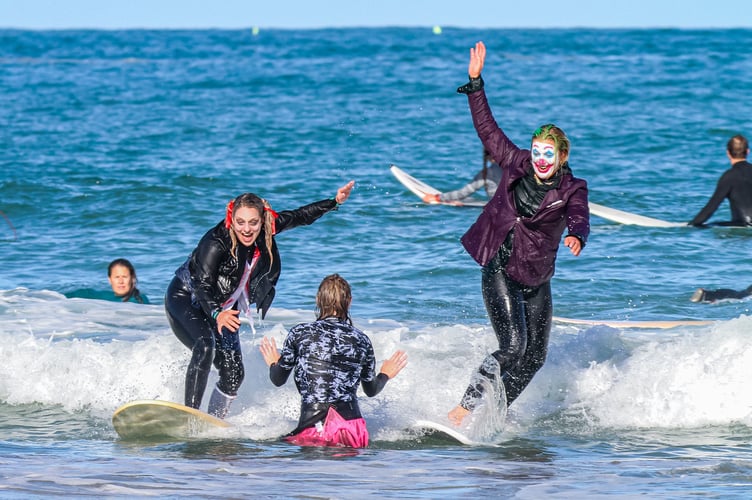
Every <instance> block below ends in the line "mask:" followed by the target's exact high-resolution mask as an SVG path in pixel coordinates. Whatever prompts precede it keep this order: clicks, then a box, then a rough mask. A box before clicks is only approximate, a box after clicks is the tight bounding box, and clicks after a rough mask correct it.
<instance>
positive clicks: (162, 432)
mask: <svg viewBox="0 0 752 500" xmlns="http://www.w3.org/2000/svg"><path fill="white" fill-rule="evenodd" d="M112 425H113V426H114V427H115V431H116V432H117V433H118V435H119V436H120V437H121V438H123V439H148V438H158V437H163V438H165V437H166V438H179V439H184V438H191V437H196V436H198V435H200V434H201V433H204V432H206V431H207V430H210V429H212V428H215V429H221V428H226V427H230V426H231V425H230V424H229V423H227V422H225V421H224V420H221V419H219V418H216V417H213V416H211V415H209V414H208V413H204V412H202V411H200V410H196V409H195V408H190V407H188V406H183V405H181V404H178V403H172V402H170V401H159V400H140V401H131V402H130V403H127V404H124V405H123V406H121V407H120V408H118V409H117V410H115V413H114V414H113V415H112Z"/></svg>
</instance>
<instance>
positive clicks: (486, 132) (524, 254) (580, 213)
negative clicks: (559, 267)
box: [461, 89, 590, 286]
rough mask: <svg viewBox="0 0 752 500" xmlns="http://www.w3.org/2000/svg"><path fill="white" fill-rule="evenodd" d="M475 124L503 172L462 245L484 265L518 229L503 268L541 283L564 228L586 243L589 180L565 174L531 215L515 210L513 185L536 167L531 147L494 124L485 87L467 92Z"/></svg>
mask: <svg viewBox="0 0 752 500" xmlns="http://www.w3.org/2000/svg"><path fill="white" fill-rule="evenodd" d="M467 97H468V101H469V103H470V112H471V113H472V116H473V124H474V125H475V130H476V131H477V132H478V136H479V137H480V140H481V141H482V142H483V145H484V146H485V148H486V149H487V150H488V151H489V153H490V154H491V156H492V157H493V159H494V160H495V161H496V162H497V163H498V164H499V165H500V166H501V167H502V170H503V171H504V172H503V175H502V178H501V183H500V184H499V188H498V189H497V190H496V194H495V195H494V197H493V198H491V200H490V201H489V202H488V203H487V204H486V206H485V208H484V209H483V212H482V213H481V214H480V216H479V217H478V219H477V220H476V221H475V223H474V224H473V225H472V226H471V227H470V229H468V231H467V232H466V233H465V235H464V236H462V239H461V241H462V245H463V246H464V247H465V250H467V252H468V253H469V254H470V255H471V256H472V257H473V259H475V261H476V262H478V264H480V265H481V266H485V265H486V264H488V262H489V261H490V260H491V259H492V258H493V257H494V256H495V255H496V254H497V252H498V251H499V249H500V248H501V245H502V244H503V243H504V240H505V239H506V237H507V234H509V231H511V230H512V229H514V240H513V246H512V253H511V255H510V257H509V260H508V262H507V265H506V267H505V268H504V269H505V272H506V273H507V274H508V275H509V277H511V278H512V279H514V280H515V281H517V282H519V283H521V284H523V285H527V286H539V285H541V284H543V283H545V282H547V281H549V280H550V279H551V277H552V276H553V275H554V265H555V262H556V252H557V250H558V248H559V242H560V241H561V238H562V235H563V234H564V229H566V228H568V229H569V233H568V234H569V235H572V236H577V237H578V238H579V239H580V241H581V242H582V244H583V245H584V244H585V242H586V240H587V237H588V235H589V234H590V210H589V209H588V196H587V194H588V191H587V183H586V182H585V181H584V180H582V179H577V178H576V177H574V176H573V175H572V174H571V173H566V172H565V173H564V175H563V176H562V178H561V182H560V184H559V187H558V188H556V189H552V190H550V191H549V192H548V193H547V194H546V196H545V198H543V202H542V203H541V205H540V208H539V209H538V211H537V212H536V213H535V214H534V215H533V216H532V217H529V218H528V217H522V216H520V215H519V214H518V213H517V208H516V206H515V202H514V185H515V182H516V181H517V180H519V179H520V178H521V177H523V176H524V175H526V174H527V172H528V171H529V170H530V169H531V168H532V163H531V157H530V150H528V149H520V148H518V147H517V146H516V145H515V144H514V143H513V142H512V141H511V140H509V138H508V137H507V136H506V135H505V134H504V132H503V131H502V130H501V128H500V127H499V125H498V124H497V123H496V120H495V119H494V117H493V115H492V114H491V108H490V107H489V105H488V99H487V98H486V93H485V91H484V90H483V89H480V90H478V91H476V92H472V93H470V94H468V96H467Z"/></svg>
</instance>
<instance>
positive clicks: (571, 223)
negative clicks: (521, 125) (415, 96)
mask: <svg viewBox="0 0 752 500" xmlns="http://www.w3.org/2000/svg"><path fill="white" fill-rule="evenodd" d="M485 58H486V47H485V45H484V44H483V42H478V43H476V44H475V47H474V48H472V49H470V63H469V65H468V75H469V77H470V82H468V83H467V84H466V85H463V86H462V87H460V88H459V89H457V91H458V92H459V93H462V94H467V97H468V102H469V105H470V113H471V114H472V118H473V125H474V126H475V130H476V132H477V133H478V137H480V140H481V142H482V143H483V147H485V148H486V150H488V152H489V154H490V155H491V157H492V158H493V159H494V161H496V163H498V164H499V166H500V167H501V169H502V171H503V173H502V178H501V182H500V183H499V187H498V189H497V190H496V193H495V194H494V197H493V198H491V200H489V202H488V203H487V204H486V206H485V207H484V208H483V212H482V213H481V214H480V216H479V217H478V219H477V220H476V221H475V223H474V224H473V225H472V226H471V227H470V229H468V231H467V232H466V233H465V234H464V236H462V245H463V246H464V247H465V250H467V252H468V253H469V254H470V256H471V257H473V259H475V261H476V262H477V263H478V264H480V266H481V267H482V270H481V291H482V293H483V300H484V303H485V306H486V311H487V312H488V317H489V319H490V321H491V326H492V327H493V329H494V333H495V334H496V338H497V340H498V342H499V349H498V350H497V351H494V352H493V353H491V354H490V355H488V356H487V357H486V359H485V360H484V361H483V363H482V364H481V366H480V367H479V368H478V370H477V372H476V374H475V376H474V377H473V378H472V379H471V382H470V384H469V386H468V387H467V389H466V391H465V393H464V395H463V396H462V398H461V400H460V403H459V404H458V405H457V406H456V407H455V408H454V409H452V410H451V411H450V412H449V415H448V418H449V420H450V421H451V422H452V423H453V424H455V425H460V424H462V422H463V420H464V418H465V417H466V416H467V415H468V414H470V413H471V412H472V411H473V410H474V409H475V408H476V407H477V406H478V403H479V402H480V400H481V399H482V396H483V393H484V391H485V390H486V389H485V388H486V387H488V384H486V383H485V382H486V381H489V382H491V385H492V386H493V385H495V384H494V382H501V385H503V388H504V392H505V395H499V399H500V401H499V403H500V404H506V405H509V404H511V403H512V402H513V401H514V400H515V399H516V398H517V397H518V396H519V395H520V393H521V392H522V391H523V390H524V389H525V387H526V386H527V385H528V384H529V383H530V381H531V380H532V378H533V376H534V375H535V373H536V372H537V371H538V370H539V369H540V368H541V366H543V363H544V361H545V359H546V353H547V350H548V338H549V333H550V331H551V319H552V312H553V306H552V303H551V278H552V276H553V274H554V264H555V262H556V254H557V251H558V248H559V244H560V242H561V239H562V236H564V231H565V230H568V232H567V234H566V236H564V245H565V246H566V247H567V248H568V249H569V250H570V251H571V253H572V254H573V255H575V256H578V255H580V252H581V251H582V248H583V247H584V246H585V242H586V240H587V237H588V235H589V233H590V212H589V210H588V190H587V183H586V182H585V181H584V180H582V179H578V178H576V177H574V175H573V174H572V170H571V168H570V167H569V163H568V161H567V160H568V159H569V139H568V138H567V136H566V135H565V134H564V132H563V131H562V130H561V129H560V128H559V127H557V126H555V125H553V124H548V125H543V126H541V127H538V128H537V129H536V130H535V131H534V132H533V134H532V140H531V145H530V149H523V148H520V147H518V146H516V145H515V144H514V143H513V142H512V141H511V140H510V139H509V138H508V137H507V136H506V134H504V132H503V131H502V129H501V128H500V127H499V125H498V124H497V123H496V120H495V119H494V117H493V115H492V113H491V108H490V106H489V105H488V100H487V98H486V93H485V91H484V89H483V87H484V84H483V79H482V78H481V76H480V74H481V70H482V69H483V65H484V62H485ZM504 396H506V400H504Z"/></svg>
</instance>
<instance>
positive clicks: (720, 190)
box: [689, 174, 731, 226]
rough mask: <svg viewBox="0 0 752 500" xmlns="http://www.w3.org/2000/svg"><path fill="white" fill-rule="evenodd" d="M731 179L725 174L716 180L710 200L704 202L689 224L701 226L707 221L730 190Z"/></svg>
mask: <svg viewBox="0 0 752 500" xmlns="http://www.w3.org/2000/svg"><path fill="white" fill-rule="evenodd" d="M730 181H731V179H729V176H727V175H726V174H724V175H722V176H721V178H720V179H719V180H718V185H717V186H716V188H715V192H714V193H713V196H711V197H710V200H708V202H707V203H706V204H705V206H704V207H702V210H700V212H699V213H698V214H697V215H695V217H694V219H692V220H691V221H690V222H689V225H690V226H701V225H703V224H704V223H705V221H707V220H708V219H709V218H710V216H711V215H713V214H714V213H715V211H716V210H718V207H719V206H720V205H721V203H722V202H723V200H724V199H726V197H727V196H728V194H729V192H730V191H731V182H730Z"/></svg>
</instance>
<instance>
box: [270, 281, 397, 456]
mask: <svg viewBox="0 0 752 500" xmlns="http://www.w3.org/2000/svg"><path fill="white" fill-rule="evenodd" d="M351 301H352V292H351V290H350V285H349V283H348V282H347V281H346V280H345V279H344V278H342V277H341V276H340V275H338V274H332V275H330V276H327V277H326V278H324V279H323V280H322V281H321V284H320V285H319V290H318V293H317V294H316V312H317V314H316V321H314V322H313V323H301V324H299V325H297V326H294V327H293V328H292V329H290V332H289V334H288V335H287V339H286V340H285V344H284V346H283V347H282V353H281V354H280V353H279V352H278V351H277V344H276V342H275V341H274V339H269V338H267V337H264V338H263V340H262V341H261V346H260V350H261V354H262V355H263V356H264V361H266V364H267V365H269V378H270V379H271V381H272V383H274V385H276V386H278V387H279V386H281V385H283V384H284V383H285V382H287V379H288V377H289V376H290V373H291V372H292V371H293V370H295V385H296V386H297V388H298V391H299V392H300V398H301V407H300V418H299V420H298V426H297V427H296V428H295V429H294V430H293V431H292V432H290V433H289V434H288V435H287V436H285V440H286V441H288V442H291V443H293V444H298V445H303V446H351V447H353V448H364V447H366V446H368V429H367V428H366V422H365V420H363V417H362V415H361V413H360V408H359V407H358V397H357V394H356V393H357V390H358V385H361V386H362V387H363V391H364V392H365V393H366V395H367V396H369V397H372V396H375V395H377V394H378V393H379V392H381V390H382V389H383V388H384V386H385V385H386V383H387V381H389V380H390V379H393V378H394V377H395V376H397V374H398V373H399V372H400V371H401V370H402V369H403V368H404V367H405V366H406V365H407V354H405V352H404V351H396V352H395V353H394V354H392V357H391V358H389V359H387V360H386V361H384V363H383V364H382V365H381V371H380V372H379V374H378V375H377V374H376V371H375V370H376V358H375V357H374V353H373V345H372V344H371V340H370V339H369V338H368V336H366V334H365V333H363V332H362V331H360V330H358V329H357V328H355V327H354V326H353V324H352V319H350V303H351Z"/></svg>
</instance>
